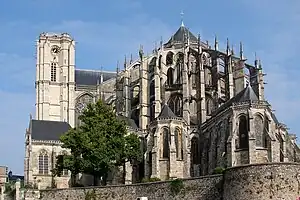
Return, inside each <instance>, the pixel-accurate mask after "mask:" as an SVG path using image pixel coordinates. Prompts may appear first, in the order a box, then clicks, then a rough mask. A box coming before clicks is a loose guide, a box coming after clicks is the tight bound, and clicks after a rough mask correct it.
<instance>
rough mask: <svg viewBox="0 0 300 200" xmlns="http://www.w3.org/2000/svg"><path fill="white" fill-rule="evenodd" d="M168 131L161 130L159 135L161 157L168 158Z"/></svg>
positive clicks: (169, 137) (166, 129)
mask: <svg viewBox="0 0 300 200" xmlns="http://www.w3.org/2000/svg"><path fill="white" fill-rule="evenodd" d="M170 139H171V136H170V131H169V129H168V128H163V129H162V133H161V141H162V142H161V152H162V154H161V157H162V158H170Z"/></svg>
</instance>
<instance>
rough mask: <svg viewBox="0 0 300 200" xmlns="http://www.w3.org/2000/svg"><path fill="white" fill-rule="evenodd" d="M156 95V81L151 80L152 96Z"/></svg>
mask: <svg viewBox="0 0 300 200" xmlns="http://www.w3.org/2000/svg"><path fill="white" fill-rule="evenodd" d="M154 95H155V83H154V81H151V83H150V97H151V96H154Z"/></svg>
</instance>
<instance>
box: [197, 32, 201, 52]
mask: <svg viewBox="0 0 300 200" xmlns="http://www.w3.org/2000/svg"><path fill="white" fill-rule="evenodd" d="M197 43H198V53H200V46H201V36H200V34H198V39H197Z"/></svg>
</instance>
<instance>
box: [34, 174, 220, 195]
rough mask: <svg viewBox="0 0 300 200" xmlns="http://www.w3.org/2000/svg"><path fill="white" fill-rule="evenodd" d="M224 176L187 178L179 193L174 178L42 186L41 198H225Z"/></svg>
mask: <svg viewBox="0 0 300 200" xmlns="http://www.w3.org/2000/svg"><path fill="white" fill-rule="evenodd" d="M222 179H223V177H222V175H215V176H207V177H200V178H194V179H184V180H183V186H184V188H183V189H182V190H181V191H180V192H179V193H177V192H176V190H175V191H174V190H172V188H173V189H174V188H177V186H178V184H174V185H175V186H174V185H173V186H171V185H172V182H171V181H166V182H155V183H144V184H134V185H122V186H108V187H91V188H76V189H56V190H42V191H40V199H42V200H57V199H63V200H85V199H89V200H93V199H94V198H92V197H96V198H95V199H97V200H101V199H103V200H136V199H137V198H138V197H148V199H149V200H150V199H151V200H152V199H159V200H170V199H178V200H179V199H180V200H184V199H189V200H191V199H201V200H221V196H222V195H221V193H222V181H223V180H222ZM173 183H174V182H173ZM176 185H177V186H176Z"/></svg>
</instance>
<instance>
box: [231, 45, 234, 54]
mask: <svg viewBox="0 0 300 200" xmlns="http://www.w3.org/2000/svg"><path fill="white" fill-rule="evenodd" d="M231 55H234V48H233V45H231Z"/></svg>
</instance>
